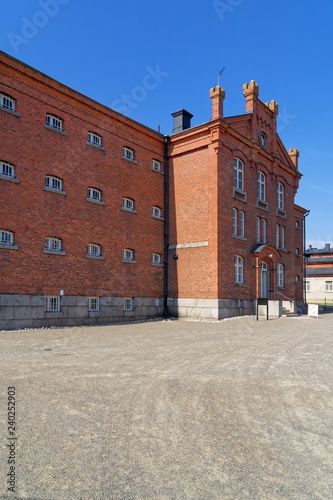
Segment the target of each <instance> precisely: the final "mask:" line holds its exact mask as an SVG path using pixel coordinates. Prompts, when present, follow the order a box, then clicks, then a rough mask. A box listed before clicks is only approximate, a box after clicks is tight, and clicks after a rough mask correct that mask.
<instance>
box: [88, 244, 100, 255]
mask: <svg viewBox="0 0 333 500" xmlns="http://www.w3.org/2000/svg"><path fill="white" fill-rule="evenodd" d="M87 254H88V255H90V256H92V257H100V256H101V255H102V250H101V245H97V243H88V245H87Z"/></svg>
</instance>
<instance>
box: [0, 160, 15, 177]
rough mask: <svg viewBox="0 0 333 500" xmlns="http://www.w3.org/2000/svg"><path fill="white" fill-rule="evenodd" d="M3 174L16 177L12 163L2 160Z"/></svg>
mask: <svg viewBox="0 0 333 500" xmlns="http://www.w3.org/2000/svg"><path fill="white" fill-rule="evenodd" d="M0 173H1V175H3V176H5V177H8V178H9V179H14V177H15V167H14V165H11V164H10V163H6V162H1V170H0Z"/></svg>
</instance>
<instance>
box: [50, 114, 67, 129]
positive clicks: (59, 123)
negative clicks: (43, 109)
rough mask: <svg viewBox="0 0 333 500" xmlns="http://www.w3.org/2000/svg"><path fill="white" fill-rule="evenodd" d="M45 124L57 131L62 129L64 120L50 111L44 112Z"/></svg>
mask: <svg viewBox="0 0 333 500" xmlns="http://www.w3.org/2000/svg"><path fill="white" fill-rule="evenodd" d="M46 125H47V126H48V127H51V128H53V129H54V130H58V131H59V132H62V131H63V127H64V120H62V119H61V118H59V117H58V116H55V115H52V114H51V113H47V114H46Z"/></svg>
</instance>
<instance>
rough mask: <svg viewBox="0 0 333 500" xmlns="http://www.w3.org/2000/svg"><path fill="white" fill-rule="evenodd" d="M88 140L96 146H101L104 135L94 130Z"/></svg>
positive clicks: (89, 134)
mask: <svg viewBox="0 0 333 500" xmlns="http://www.w3.org/2000/svg"><path fill="white" fill-rule="evenodd" d="M88 142H90V143H91V144H93V145H94V146H98V147H101V146H102V137H101V136H100V135H98V134H95V133H94V132H89V133H88Z"/></svg>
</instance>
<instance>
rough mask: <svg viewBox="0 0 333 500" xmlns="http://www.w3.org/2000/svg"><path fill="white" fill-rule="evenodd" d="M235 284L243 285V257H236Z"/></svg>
mask: <svg viewBox="0 0 333 500" xmlns="http://www.w3.org/2000/svg"><path fill="white" fill-rule="evenodd" d="M235 283H243V257H241V256H240V255H236V257H235Z"/></svg>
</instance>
